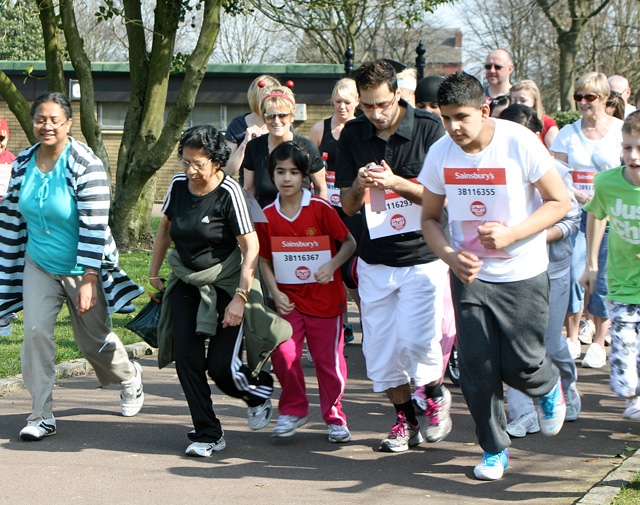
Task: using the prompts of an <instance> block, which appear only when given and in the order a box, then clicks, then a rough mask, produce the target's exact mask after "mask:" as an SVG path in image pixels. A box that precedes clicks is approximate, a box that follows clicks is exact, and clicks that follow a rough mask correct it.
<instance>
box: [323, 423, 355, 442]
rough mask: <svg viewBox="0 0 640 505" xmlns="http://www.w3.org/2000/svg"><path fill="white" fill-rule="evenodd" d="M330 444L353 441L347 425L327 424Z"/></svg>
mask: <svg viewBox="0 0 640 505" xmlns="http://www.w3.org/2000/svg"><path fill="white" fill-rule="evenodd" d="M327 430H329V442H334V443H345V442H348V441H349V440H351V433H349V428H347V426H346V425H345V424H327Z"/></svg>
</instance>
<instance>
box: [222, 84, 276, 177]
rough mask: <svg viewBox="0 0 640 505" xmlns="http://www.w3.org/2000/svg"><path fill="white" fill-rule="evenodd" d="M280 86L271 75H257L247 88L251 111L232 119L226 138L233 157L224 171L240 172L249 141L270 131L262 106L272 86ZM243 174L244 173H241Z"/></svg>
mask: <svg viewBox="0 0 640 505" xmlns="http://www.w3.org/2000/svg"><path fill="white" fill-rule="evenodd" d="M278 86H280V82H279V81H278V79H276V78H275V77H271V76H270V75H266V74H263V75H259V76H258V77H256V78H255V79H254V80H253V82H252V83H251V85H250V86H249V89H248V90H247V102H248V103H249V108H250V109H251V112H249V113H248V114H243V115H242V116H237V117H235V118H233V119H232V120H231V123H229V126H228V127H227V131H226V132H225V134H224V139H225V141H226V142H227V145H228V146H229V148H230V149H231V157H230V158H229V161H228V163H227V166H226V167H224V171H225V172H226V173H227V174H229V175H235V174H236V173H238V170H239V169H240V166H241V165H242V160H243V159H244V151H245V148H246V147H247V143H248V142H249V141H250V140H251V139H253V138H255V137H259V136H260V135H264V134H265V133H267V132H268V130H267V125H266V124H265V122H264V119H262V113H261V112H260V106H261V105H262V100H263V99H264V97H265V96H267V95H268V94H269V90H270V89H271V88H275V87H278ZM240 175H241V176H242V173H241V174H240Z"/></svg>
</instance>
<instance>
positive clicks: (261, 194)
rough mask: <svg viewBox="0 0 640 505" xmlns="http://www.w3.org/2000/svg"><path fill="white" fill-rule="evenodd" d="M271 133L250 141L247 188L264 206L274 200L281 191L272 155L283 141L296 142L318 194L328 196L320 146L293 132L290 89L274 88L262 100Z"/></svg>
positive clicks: (246, 160) (293, 103) (245, 162)
mask: <svg viewBox="0 0 640 505" xmlns="http://www.w3.org/2000/svg"><path fill="white" fill-rule="evenodd" d="M260 112H261V114H262V117H263V118H264V122H265V124H266V125H267V130H268V134H267V135H261V136H259V137H256V138H254V139H252V140H249V143H248V144H247V147H246V149H245V153H244V159H243V161H242V168H243V170H244V188H245V189H247V190H249V191H250V192H251V193H252V194H253V195H254V196H255V197H256V200H258V203H259V204H260V206H261V207H266V206H267V205H269V204H270V203H271V202H273V201H274V200H275V198H276V196H277V194H278V190H277V188H276V187H275V185H274V184H273V181H272V180H271V178H270V177H269V171H268V170H267V165H268V161H269V154H271V151H273V150H274V149H275V148H276V147H277V146H279V145H280V144H282V143H283V142H294V143H295V144H296V145H298V146H299V147H301V148H302V149H303V150H304V151H305V152H306V153H307V154H308V155H309V177H310V179H311V182H312V183H313V189H314V191H315V194H316V195H317V196H320V197H322V198H324V199H325V200H326V199H327V180H326V174H325V170H324V162H323V161H322V158H321V157H320V153H319V152H318V148H317V147H316V146H315V144H314V143H313V142H311V141H310V140H309V139H308V138H306V137H303V136H302V135H298V134H296V133H293V131H292V125H293V120H294V118H295V115H296V101H295V98H294V96H293V92H292V91H291V90H290V89H289V88H285V87H276V88H271V89H270V90H269V93H268V94H266V95H265V96H264V98H263V99H262V104H261V108H260Z"/></svg>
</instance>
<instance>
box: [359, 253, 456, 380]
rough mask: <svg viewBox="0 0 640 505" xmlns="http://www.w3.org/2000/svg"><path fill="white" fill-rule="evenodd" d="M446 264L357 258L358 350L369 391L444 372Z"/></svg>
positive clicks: (436, 375)
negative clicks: (382, 262) (378, 262)
mask: <svg viewBox="0 0 640 505" xmlns="http://www.w3.org/2000/svg"><path fill="white" fill-rule="evenodd" d="M447 271H448V267H447V265H446V264H445V263H444V262H442V261H441V260H438V261H433V262H431V263H424V264H420V265H415V266H410V267H389V266H386V265H370V264H368V263H365V262H364V261H363V260H362V259H358V294H359V295H360V309H361V314H362V324H363V334H364V342H363V346H362V350H363V353H364V357H365V360H366V365H367V376H368V377H369V379H371V381H373V390H374V391H376V392H382V391H386V390H387V389H391V388H395V387H398V386H401V385H403V384H407V383H409V381H410V379H413V380H414V383H415V386H423V385H425V384H429V383H431V382H434V381H436V380H440V378H441V377H442V369H443V363H442V349H441V347H440V339H441V338H442V312H443V299H444V291H445V285H446V282H447Z"/></svg>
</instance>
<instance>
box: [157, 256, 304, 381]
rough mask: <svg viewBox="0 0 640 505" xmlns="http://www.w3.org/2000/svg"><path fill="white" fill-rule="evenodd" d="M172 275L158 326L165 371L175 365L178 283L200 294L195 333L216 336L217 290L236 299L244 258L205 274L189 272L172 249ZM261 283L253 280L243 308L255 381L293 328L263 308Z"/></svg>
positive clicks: (231, 259)
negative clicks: (173, 297)
mask: <svg viewBox="0 0 640 505" xmlns="http://www.w3.org/2000/svg"><path fill="white" fill-rule="evenodd" d="M167 262H168V263H169V265H170V266H171V275H170V277H169V281H168V282H167V288H166V290H165V292H164V295H163V297H162V312H161V313H160V321H159V323H158V367H159V368H163V367H165V366H167V365H168V364H169V363H171V362H172V361H173V326H172V319H173V318H172V308H171V291H172V290H173V288H174V287H175V285H176V284H177V283H178V280H181V281H182V282H184V283H186V284H190V285H192V286H196V287H197V288H198V291H199V292H200V305H199V306H198V313H197V316H196V331H197V332H198V333H204V334H206V335H215V334H216V330H217V327H218V318H219V314H218V312H217V310H216V300H217V295H216V288H219V289H222V290H224V291H226V292H227V293H228V294H229V296H230V297H232V298H233V296H234V295H235V289H236V287H238V280H239V278H240V269H241V263H242V254H241V253H240V248H238V247H236V249H235V250H234V251H233V252H232V253H231V254H230V255H229V257H228V258H227V259H225V260H224V261H223V262H222V263H218V264H217V265H214V266H212V267H210V268H207V269H205V270H202V271H193V270H190V269H189V268H187V267H186V266H185V265H184V264H183V263H182V260H181V259H180V254H178V252H177V251H176V250H175V249H173V250H171V252H170V253H169V255H168V256H167ZM263 300H264V298H263V295H262V290H261V289H260V283H259V282H258V281H257V280H256V279H254V280H253V285H252V286H251V290H250V292H249V300H248V301H247V303H246V304H245V306H244V320H243V325H244V337H245V348H246V351H247V364H248V365H249V370H251V375H252V376H253V377H256V376H257V375H258V374H259V373H260V370H261V369H262V365H264V363H265V361H267V359H268V358H269V356H270V355H271V353H272V352H273V351H274V350H275V348H276V347H278V346H279V345H280V344H281V343H282V342H284V341H285V340H287V339H289V338H291V335H292V334H293V328H292V327H291V324H289V322H288V321H286V320H285V319H282V318H281V317H280V316H278V315H277V314H276V313H275V312H274V311H273V310H271V309H269V308H267V307H265V306H264V303H263Z"/></svg>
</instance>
